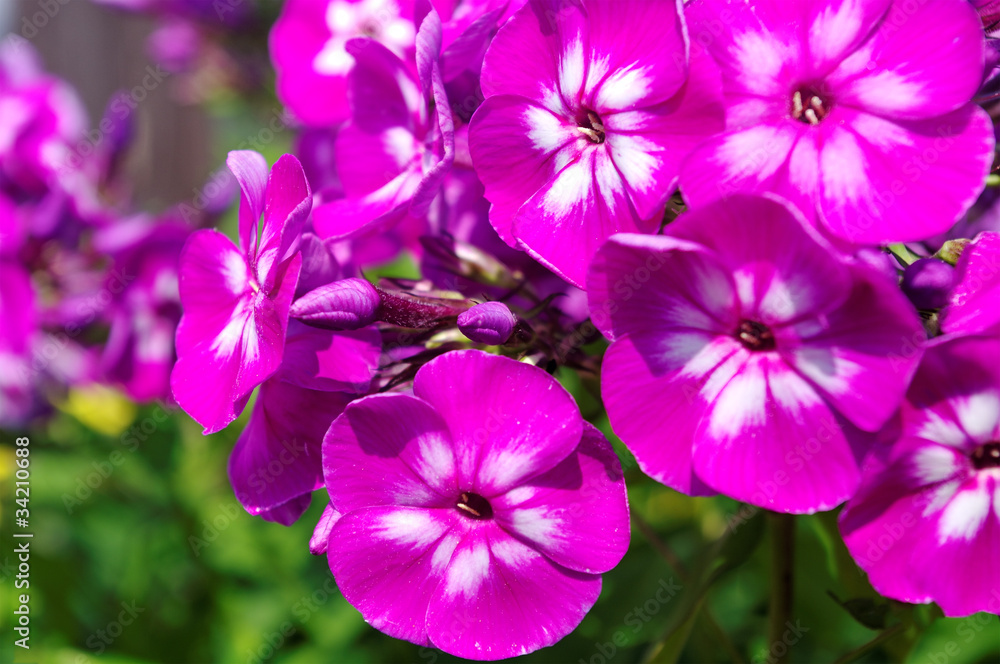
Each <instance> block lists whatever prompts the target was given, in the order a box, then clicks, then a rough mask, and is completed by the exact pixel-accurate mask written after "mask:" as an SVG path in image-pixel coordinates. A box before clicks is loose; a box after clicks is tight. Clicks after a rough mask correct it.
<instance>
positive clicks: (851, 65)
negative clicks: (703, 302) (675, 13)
mask: <svg viewBox="0 0 1000 664" xmlns="http://www.w3.org/2000/svg"><path fill="white" fill-rule="evenodd" d="M689 18H690V21H691V33H692V34H693V35H695V39H696V40H703V41H704V42H705V43H707V45H708V49H709V50H710V51H711V53H712V55H713V56H714V58H715V60H716V62H717V63H718V64H719V66H720V67H721V69H722V80H723V89H724V92H725V102H726V131H725V133H721V134H719V135H717V136H715V137H713V138H712V139H710V140H708V141H707V142H705V143H704V144H703V145H702V146H700V147H699V148H698V149H697V150H695V151H694V153H692V154H691V156H690V157H689V159H688V160H687V161H686V162H685V164H684V166H683V168H682V170H681V182H680V186H681V190H682V191H683V192H684V196H685V198H686V199H687V200H688V201H689V202H690V203H691V204H693V205H694V206H699V205H703V204H704V203H706V202H708V201H710V200H712V199H715V198H719V197H720V196H727V195H729V194H731V193H733V192H747V193H762V192H771V193H776V194H778V195H780V196H783V197H785V198H786V199H788V200H790V201H792V202H793V203H795V204H796V205H797V206H798V207H799V209H800V210H801V211H802V212H803V213H804V214H805V215H806V217H807V218H809V219H812V218H813V217H814V216H816V217H817V218H818V221H819V223H820V225H821V226H822V227H823V228H824V229H825V230H826V231H828V232H830V233H831V234H833V235H834V236H836V237H837V238H840V239H842V240H847V241H848V242H852V243H884V242H889V241H893V242H898V241H909V240H916V239H922V238H926V237H929V236H931V235H935V234H937V233H940V232H942V231H944V230H946V229H947V228H948V227H950V226H951V225H952V224H953V223H955V221H956V220H957V219H958V218H959V217H960V216H961V215H962V214H963V213H964V212H965V210H967V209H968V208H969V207H970V206H971V205H972V203H973V202H974V201H975V200H976V196H977V195H978V194H979V192H980V191H981V190H982V188H983V185H984V182H985V178H986V175H987V173H988V172H989V168H990V163H991V162H992V159H993V146H994V138H993V131H992V128H991V126H990V119H989V117H988V116H987V114H986V113H985V111H983V110H982V109H981V108H979V107H977V106H976V105H975V104H973V103H971V101H970V100H971V98H972V96H973V95H974V94H975V93H976V90H977V88H978V87H979V83H980V79H981V78H982V72H983V58H984V55H983V53H984V40H983V30H982V25H981V24H980V22H979V18H978V17H977V15H976V12H975V10H974V9H973V8H972V6H971V5H970V4H969V3H968V2H966V1H965V0H929V1H927V2H919V3H911V2H903V1H896V2H892V1H891V0H856V1H850V2H848V1H847V0H806V1H803V2H785V1H784V0H757V1H755V2H736V3H730V2H728V1H727V0H702V1H701V2H698V3H696V4H693V5H692V6H691V7H690V8H689ZM720 24H724V25H725V26H726V28H725V29H722V30H720V29H718V27H717V26H718V25H720Z"/></svg>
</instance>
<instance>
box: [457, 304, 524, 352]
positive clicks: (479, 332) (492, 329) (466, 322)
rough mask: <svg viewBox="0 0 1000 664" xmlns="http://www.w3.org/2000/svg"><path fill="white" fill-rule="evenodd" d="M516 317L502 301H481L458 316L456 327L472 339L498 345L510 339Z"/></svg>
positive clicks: (515, 323)
mask: <svg viewBox="0 0 1000 664" xmlns="http://www.w3.org/2000/svg"><path fill="white" fill-rule="evenodd" d="M515 325H517V317H516V316H515V315H514V314H513V313H512V312H511V310H510V309H508V308H507V305H506V304H504V303H502V302H483V303H482V304H477V305H476V306H474V307H472V308H471V309H469V310H467V311H463V312H462V313H461V314H459V316H458V329H460V330H461V331H462V334H464V335H465V336H467V337H468V338H469V339H471V340H472V341H475V342H476V343H481V344H489V345H491V346H498V345H500V344H502V343H505V342H506V341H507V340H508V339H510V335H511V333H513V332H514V326H515Z"/></svg>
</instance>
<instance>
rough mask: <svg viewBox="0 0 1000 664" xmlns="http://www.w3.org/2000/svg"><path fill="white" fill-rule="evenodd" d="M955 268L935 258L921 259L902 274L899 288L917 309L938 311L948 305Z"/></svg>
mask: <svg viewBox="0 0 1000 664" xmlns="http://www.w3.org/2000/svg"><path fill="white" fill-rule="evenodd" d="M954 279H955V268H953V267H952V266H950V265H948V264H947V263H945V262H944V261H942V260H939V259H937V258H921V259H920V260H918V261H916V262H914V263H913V264H912V265H909V266H908V267H907V268H906V270H905V271H904V272H903V281H902V283H901V284H900V287H901V288H902V289H903V293H904V294H905V295H906V297H908V298H909V299H910V302H912V303H913V305H914V306H915V307H917V308H918V309H940V308H941V307H943V306H944V305H945V304H947V303H948V293H949V292H951V287H952V285H953V283H954Z"/></svg>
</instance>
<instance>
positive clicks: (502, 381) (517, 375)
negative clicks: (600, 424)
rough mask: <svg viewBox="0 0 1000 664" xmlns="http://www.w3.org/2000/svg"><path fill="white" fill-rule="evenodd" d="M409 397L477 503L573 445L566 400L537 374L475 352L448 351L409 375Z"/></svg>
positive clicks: (573, 421) (574, 425)
mask: <svg viewBox="0 0 1000 664" xmlns="http://www.w3.org/2000/svg"><path fill="white" fill-rule="evenodd" d="M413 393H414V394H415V395H416V396H417V397H419V398H420V399H423V400H424V401H425V402H426V403H428V404H430V406H431V407H432V408H433V409H434V410H435V411H437V413H438V414H439V415H440V417H441V419H442V420H443V421H444V422H446V423H447V426H448V430H449V431H450V432H451V440H452V441H454V450H455V458H456V464H457V468H458V470H457V472H458V478H457V479H458V482H459V484H460V485H461V487H459V488H460V489H461V490H471V491H474V492H475V493H478V494H480V495H482V496H483V497H485V498H491V497H493V496H495V495H497V494H499V493H502V492H504V491H507V490H509V489H511V488H513V487H515V486H517V485H519V484H520V483H522V482H523V481H524V480H525V479H527V478H530V477H533V476H535V475H537V474H539V473H543V472H545V471H548V470H550V469H552V468H553V467H554V466H556V465H557V464H558V463H560V462H561V461H563V460H564V459H565V458H566V457H568V456H569V455H570V454H572V452H573V450H575V449H576V448H577V445H578V444H579V443H580V437H581V435H582V433H583V420H582V418H581V417H580V410H579V408H577V405H576V402H575V401H573V397H571V396H570V395H569V393H568V392H566V390H565V389H564V388H563V387H562V386H561V385H560V384H559V383H558V381H556V379H555V378H553V377H552V376H550V375H549V374H547V373H546V372H545V371H543V370H542V369H539V368H538V367H534V366H531V365H528V364H524V363H521V362H517V361H515V360H511V359H508V358H505V357H499V356H496V355H490V354H488V353H484V352H482V351H476V350H467V351H455V352H452V353H448V354H446V355H442V356H440V357H438V358H436V359H434V360H431V361H430V362H428V363H427V364H425V365H424V366H423V367H421V369H420V371H418V372H417V375H416V378H415V380H414V383H413Z"/></svg>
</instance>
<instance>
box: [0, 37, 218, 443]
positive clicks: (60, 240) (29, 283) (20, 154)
mask: <svg viewBox="0 0 1000 664" xmlns="http://www.w3.org/2000/svg"><path fill="white" fill-rule="evenodd" d="M0 108H2V109H3V118H4V119H3V127H2V129H0V317H2V320H3V321H4V324H3V326H2V329H0V426H14V427H19V426H24V425H26V424H27V423H28V422H29V421H30V420H31V419H32V418H34V417H36V416H38V415H41V414H43V413H44V411H45V409H46V407H47V405H48V404H49V403H50V402H51V401H53V400H58V399H60V398H61V395H62V393H64V392H65V390H66V388H67V386H86V385H91V384H106V385H111V386H115V387H117V388H120V389H122V390H123V391H124V392H125V393H126V394H127V395H128V396H129V397H131V398H132V399H134V400H137V401H152V400H164V401H169V400H170V385H169V377H170V371H171V369H172V367H173V364H174V360H175V354H174V331H175V328H176V326H177V321H178V320H179V319H180V315H181V309H180V301H179V298H178V293H177V267H178V257H179V256H180V251H181V248H182V247H183V245H184V242H185V240H186V239H187V236H188V235H189V233H190V232H191V230H192V228H193V226H194V225H196V224H207V223H210V222H212V221H213V213H212V210H218V209H219V205H218V203H216V204H215V205H214V206H206V208H205V212H204V213H200V214H197V215H190V214H185V213H184V212H183V210H182V209H181V208H172V209H169V210H167V211H166V212H164V213H162V214H161V215H159V216H157V217H152V216H150V215H147V214H143V213H135V212H132V211H131V210H130V207H131V203H130V201H129V199H128V197H127V196H126V195H125V193H124V192H127V190H128V186H127V184H128V183H127V182H126V181H125V179H124V177H123V173H122V168H121V163H122V160H123V156H124V154H125V151H126V150H127V148H128V145H129V141H130V136H131V133H132V121H133V118H132V115H131V113H125V114H123V113H122V112H121V109H126V110H127V109H128V106H127V105H125V104H122V103H120V99H118V98H117V97H116V98H114V99H112V100H111V102H110V104H109V105H108V112H107V113H106V114H105V117H104V118H103V119H102V120H101V122H100V125H99V126H100V128H101V129H100V132H99V135H100V140H98V141H96V142H95V141H94V140H93V139H92V138H91V136H92V135H93V134H94V133H95V132H88V120H87V118H86V115H85V113H84V111H83V106H82V104H81V103H80V101H79V100H78V98H77V96H76V93H75V92H74V91H73V90H72V89H71V88H70V87H69V86H68V85H67V84H66V83H64V82H63V81H61V80H58V79H56V78H54V77H52V76H49V75H48V74H46V73H45V72H44V71H43V70H42V68H41V65H40V63H39V61H38V58H37V55H36V54H35V51H34V50H33V49H32V48H31V46H30V45H29V44H27V43H26V42H24V41H19V40H6V41H4V43H3V45H2V46H0Z"/></svg>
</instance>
